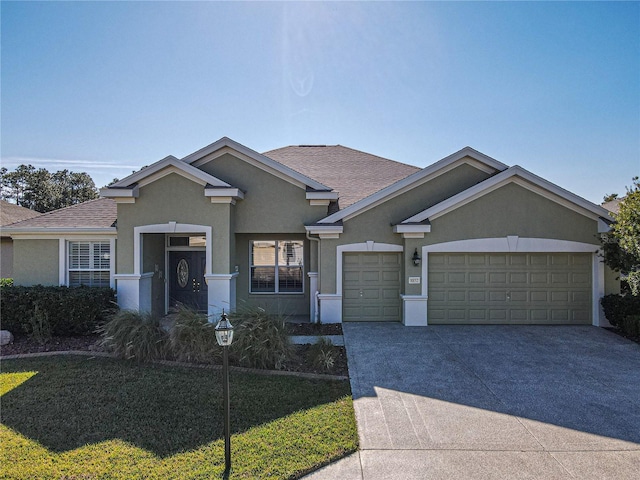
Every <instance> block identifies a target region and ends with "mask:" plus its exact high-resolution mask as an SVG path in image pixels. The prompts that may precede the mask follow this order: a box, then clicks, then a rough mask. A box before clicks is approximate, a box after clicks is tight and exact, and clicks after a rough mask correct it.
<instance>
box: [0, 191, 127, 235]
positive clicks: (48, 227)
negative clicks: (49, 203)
mask: <svg viewBox="0 0 640 480" xmlns="http://www.w3.org/2000/svg"><path fill="white" fill-rule="evenodd" d="M116 215H117V209H116V202H115V200H112V199H110V198H98V199H96V200H89V201H87V202H83V203H78V204H77V205H72V206H70V207H65V208H61V209H59V210H54V211H52V212H48V213H43V214H41V215H39V216H37V217H34V218H31V219H28V220H23V221H22V222H18V223H14V224H12V225H11V226H10V227H5V228H3V230H6V231H7V232H10V233H14V232H15V233H18V232H26V231H54V230H58V231H59V230H96V229H112V228H113V227H115V223H116Z"/></svg>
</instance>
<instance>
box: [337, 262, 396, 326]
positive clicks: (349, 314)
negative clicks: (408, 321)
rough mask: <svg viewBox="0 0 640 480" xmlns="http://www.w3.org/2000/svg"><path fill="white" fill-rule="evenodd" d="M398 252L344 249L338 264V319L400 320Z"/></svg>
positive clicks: (348, 320) (349, 320)
mask: <svg viewBox="0 0 640 480" xmlns="http://www.w3.org/2000/svg"><path fill="white" fill-rule="evenodd" d="M400 272H401V260H400V254H399V253H345V254H344V256H343V266H342V320H343V321H346V322H354V321H356V322H357V321H362V322H389V321H391V322H398V321H400V313H401V311H400V309H401V299H400V286H401V275H400Z"/></svg>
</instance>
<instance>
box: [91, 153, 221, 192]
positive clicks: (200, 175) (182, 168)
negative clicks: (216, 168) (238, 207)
mask: <svg viewBox="0 0 640 480" xmlns="http://www.w3.org/2000/svg"><path fill="white" fill-rule="evenodd" d="M169 173H177V174H180V175H182V176H184V177H186V178H189V179H190V180H193V181H195V182H197V183H200V184H201V185H203V186H204V185H207V184H209V185H213V186H214V187H230V186H231V185H229V184H228V183H226V182H223V181H222V180H220V179H218V178H216V177H214V176H213V175H209V174H208V173H206V172H204V171H202V170H200V169H199V168H196V167H194V166H191V165H189V164H188V163H185V162H183V161H181V160H178V159H177V158H176V157H174V156H172V155H169V156H168V157H165V158H163V159H162V160H160V161H158V162H156V163H154V164H152V165H149V166H148V167H145V168H143V169H142V170H139V171H137V172H136V173H133V174H131V175H129V176H128V177H125V178H123V179H122V180H120V181H119V182H116V183H114V184H113V185H112V186H111V188H103V189H102V190H100V195H101V196H103V197H109V196H114V197H126V196H130V195H122V192H121V191H120V190H122V188H117V187H130V186H132V185H133V184H138V185H139V186H144V185H147V184H149V183H151V182H154V181H155V180H158V179H159V178H162V177H164V176H165V175H168V174H169ZM114 187H115V188H114Z"/></svg>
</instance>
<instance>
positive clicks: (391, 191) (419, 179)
mask: <svg viewBox="0 0 640 480" xmlns="http://www.w3.org/2000/svg"><path fill="white" fill-rule="evenodd" d="M462 163H467V164H469V165H471V166H473V167H475V168H478V169H479V170H482V171H484V172H488V173H495V172H501V171H503V170H506V169H507V165H505V164H504V163H501V162H499V161H497V160H495V159H493V158H491V157H489V156H487V155H484V154H483V153H480V152H478V151H477V150H474V149H473V148H471V147H465V148H463V149H462V150H459V151H457V152H455V153H453V154H451V155H449V156H448V157H445V158H443V159H442V160H439V161H437V162H436V163H434V164H432V165H430V166H428V167H426V168H424V169H423V170H420V171H418V172H416V173H414V174H412V175H409V176H408V177H406V178H404V179H402V180H400V181H398V182H396V183H394V184H392V185H389V186H388V187H386V188H383V189H382V190H380V191H379V192H377V193H374V194H373V195H370V196H368V197H366V198H364V199H362V200H360V201H358V202H356V203H354V204H353V205H349V206H348V207H347V208H345V209H343V210H340V211H339V212H336V213H334V214H332V215H329V216H328V217H325V218H323V219H322V220H320V221H319V222H318V223H335V222H337V221H340V220H349V219H351V218H353V217H355V216H357V215H360V214H361V213H364V212H366V211H367V210H370V209H372V208H374V207H376V206H378V205H379V204H381V203H384V202H386V201H387V200H390V199H392V198H395V197H397V196H398V195H401V194H403V193H405V192H407V191H409V190H412V189H414V188H416V187H418V186H420V185H422V184H424V183H426V182H428V181H431V180H433V179H434V178H436V177H438V176H440V175H442V174H444V173H446V172H448V171H450V170H453V169H454V168H455V167H457V166H459V165H461V164H462Z"/></svg>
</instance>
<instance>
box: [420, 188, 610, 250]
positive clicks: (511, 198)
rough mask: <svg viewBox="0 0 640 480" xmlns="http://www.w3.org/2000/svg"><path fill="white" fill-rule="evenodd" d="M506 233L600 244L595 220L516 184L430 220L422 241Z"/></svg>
mask: <svg viewBox="0 0 640 480" xmlns="http://www.w3.org/2000/svg"><path fill="white" fill-rule="evenodd" d="M507 235H518V236H520V237H531V238H553V239H559V240H569V241H574V242H584V243H593V244H594V245H596V246H597V245H599V244H600V243H599V241H598V237H597V235H598V223H597V221H596V220H592V219H590V218H588V217H586V216H584V215H581V214H579V213H577V212H574V211H573V210H570V209H568V208H566V207H563V206H562V205H559V204H558V203H556V202H554V201H552V200H549V199H547V198H544V197H542V196H541V195H538V194H536V193H534V192H532V191H530V190H528V189H526V188H524V187H521V186H519V185H516V184H508V185H505V186H503V187H501V188H499V189H498V190H495V191H493V192H491V193H488V194H486V195H484V196H483V197H481V198H479V199H477V200H475V201H473V202H471V203H468V204H467V205H464V206H462V207H460V208H458V209H456V210H454V211H452V212H450V213H447V214H446V215H443V216H442V217H439V218H437V219H435V220H433V221H432V222H431V233H427V234H426V235H425V238H424V244H425V245H430V244H435V243H441V242H449V241H452V240H464V239H468V238H493V237H505V236H507ZM594 250H595V249H594Z"/></svg>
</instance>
